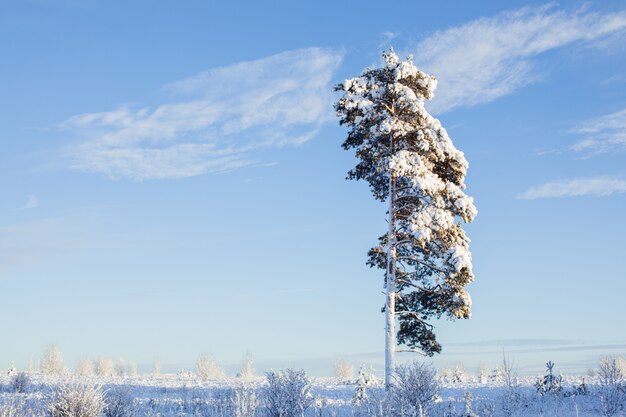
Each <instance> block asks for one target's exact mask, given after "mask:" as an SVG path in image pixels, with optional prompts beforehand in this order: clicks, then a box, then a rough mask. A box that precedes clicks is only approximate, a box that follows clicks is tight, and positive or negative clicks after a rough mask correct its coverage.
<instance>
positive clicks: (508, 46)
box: [412, 4, 626, 112]
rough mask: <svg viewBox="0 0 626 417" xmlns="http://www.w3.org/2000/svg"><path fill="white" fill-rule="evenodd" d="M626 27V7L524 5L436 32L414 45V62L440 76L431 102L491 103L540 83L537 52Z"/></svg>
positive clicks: (436, 106) (437, 107) (444, 106)
mask: <svg viewBox="0 0 626 417" xmlns="http://www.w3.org/2000/svg"><path fill="white" fill-rule="evenodd" d="M624 28H626V11H622V12H618V13H594V12H588V11H587V10H585V9H580V10H577V11H574V12H566V11H562V10H557V9H556V8H555V6H554V5H552V4H549V5H546V6H543V7H530V6H529V7H524V8H522V9H519V10H515V11H507V12H503V13H500V14H498V15H496V16H493V17H485V18H480V19H477V20H474V21H471V22H469V23H466V24H463V25H461V26H457V27H453V28H450V29H446V30H442V31H439V32H436V33H434V34H433V35H431V36H429V37H428V38H426V39H424V40H423V41H421V42H419V43H418V44H417V45H416V46H415V47H414V48H412V50H414V55H415V58H416V63H417V64H418V65H419V66H420V67H422V68H423V69H425V70H426V71H428V72H431V73H432V74H434V75H435V76H437V78H438V79H439V80H440V82H439V90H438V91H437V95H436V97H435V99H434V100H433V103H432V105H431V106H430V107H431V109H432V110H433V111H434V112H444V111H447V110H450V109H453V108H455V107H459V106H471V105H476V104H481V103H487V102H490V101H493V100H495V99H496V98H498V97H501V96H504V95H507V94H511V93H513V92H515V91H516V90H518V89H520V88H522V87H524V86H525V85H528V84H531V83H534V82H537V81H538V80H540V79H541V77H542V76H541V75H540V74H538V73H537V71H536V70H535V69H534V67H533V61H532V60H533V57H535V56H537V55H539V54H541V53H544V52H547V51H550V50H552V49H556V48H560V47H563V46H566V45H570V44H572V43H574V42H577V41H590V40H595V39H599V38H601V37H603V36H606V35H608V34H611V33H616V32H618V31H620V30H623V29H624Z"/></svg>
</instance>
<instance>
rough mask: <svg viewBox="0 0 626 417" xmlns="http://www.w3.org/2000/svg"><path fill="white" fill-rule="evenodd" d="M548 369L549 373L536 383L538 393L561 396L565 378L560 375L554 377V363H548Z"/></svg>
mask: <svg viewBox="0 0 626 417" xmlns="http://www.w3.org/2000/svg"><path fill="white" fill-rule="evenodd" d="M546 368H547V371H548V373H547V374H545V375H544V376H543V378H540V379H539V380H538V381H537V382H536V383H535V388H537V392H538V393H539V394H541V395H546V394H561V393H562V392H563V387H562V385H561V384H562V382H563V377H562V376H560V375H559V376H556V375H554V362H552V361H548V363H546Z"/></svg>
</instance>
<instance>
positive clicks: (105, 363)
mask: <svg viewBox="0 0 626 417" xmlns="http://www.w3.org/2000/svg"><path fill="white" fill-rule="evenodd" d="M93 368H94V369H93V370H94V373H95V374H96V375H98V376H113V374H114V373H115V368H114V366H113V361H112V360H111V359H109V358H103V357H99V358H97V359H96V360H95V361H94V362H93Z"/></svg>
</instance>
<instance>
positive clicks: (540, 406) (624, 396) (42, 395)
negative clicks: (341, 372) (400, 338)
mask: <svg viewBox="0 0 626 417" xmlns="http://www.w3.org/2000/svg"><path fill="white" fill-rule="evenodd" d="M29 376H30V384H28V386H27V389H26V392H23V393H17V392H15V391H14V388H13V387H12V385H11V384H12V379H11V377H10V376H8V375H2V376H1V377H0V417H22V416H23V417H31V416H36V417H39V416H42V417H43V416H45V415H46V408H47V406H48V404H49V402H50V399H51V398H52V396H53V393H54V391H55V389H56V388H57V387H59V385H60V384H67V383H69V384H83V385H84V384H86V385H89V386H92V385H95V386H99V387H101V389H102V390H103V391H104V392H105V393H107V392H108V393H113V394H114V395H116V396H117V399H118V400H120V402H121V403H122V406H123V407H125V408H126V411H132V413H127V414H118V415H117V417H124V416H146V417H148V416H150V417H156V416H177V417H191V416H194V417H195V416H220V417H226V416H237V417H238V416H244V415H255V416H265V415H268V413H267V410H266V407H265V400H266V398H265V392H264V388H265V386H266V384H267V382H266V379H265V378H264V377H255V378H248V379H245V380H243V379H240V378H232V379H222V380H215V381H200V380H198V379H197V378H196V377H194V376H193V375H162V376H137V377H78V376H64V377H55V376H44V375H41V374H36V373H33V374H29ZM537 379H538V378H537V377H536V378H531V377H527V378H521V379H519V380H517V382H516V384H514V385H513V386H510V387H507V386H503V385H502V384H499V383H498V382H495V381H492V382H486V383H481V382H478V381H477V380H476V379H473V380H472V379H470V380H468V381H465V382H457V383H446V382H442V383H441V391H440V396H439V398H438V399H437V400H436V401H435V402H434V403H432V404H431V406H430V408H429V409H428V415H429V416H441V417H453V416H454V417H461V416H463V417H467V416H468V415H471V416H480V417H490V416H492V417H495V416H542V417H557V416H576V417H591V416H604V415H611V414H610V413H609V412H612V411H615V412H614V413H613V414H612V415H615V416H623V415H626V412H625V411H624V410H625V407H626V404H625V402H626V392H622V391H619V392H617V394H616V395H617V397H616V398H617V403H616V404H613V406H614V409H613V410H609V409H607V401H616V399H615V398H609V396H610V395H612V394H611V392H607V391H606V389H603V388H602V387H601V385H600V384H599V383H598V381H597V380H595V379H594V378H591V377H584V384H585V386H586V388H587V390H586V392H585V391H583V390H582V389H580V387H581V386H582V384H583V377H568V378H564V379H563V382H562V390H561V392H559V393H547V394H544V395H541V394H539V393H538V391H537V389H536V387H535V386H534V384H535V383H536V382H537ZM311 383H312V384H311V390H310V393H311V395H312V399H313V401H312V403H311V406H310V407H309V408H308V409H307V410H306V413H305V415H306V416H311V417H318V416H319V417H325V416H328V417H333V416H336V417H342V416H364V417H367V416H381V414H382V415H385V414H386V412H385V411H384V407H383V404H382V402H383V398H384V395H383V390H382V388H380V387H379V386H368V388H367V389H366V394H367V395H368V400H367V404H361V405H355V404H354V402H353V398H354V394H355V391H356V390H357V383H356V382H355V381H354V382H352V381H351V382H343V381H340V380H338V379H335V378H312V379H311ZM577 388H578V389H577ZM242 395H243V397H242ZM237 401H239V403H240V404H238V405H239V406H241V405H242V404H241V402H242V401H243V402H245V401H248V403H247V405H246V404H244V405H246V406H247V410H248V411H247V412H246V410H245V407H244V409H242V408H241V407H239V409H237V407H236V406H237ZM468 407H469V408H468ZM254 408H256V412H255V414H250V409H254ZM468 411H470V412H471V413H468ZM246 413H247V414H246Z"/></svg>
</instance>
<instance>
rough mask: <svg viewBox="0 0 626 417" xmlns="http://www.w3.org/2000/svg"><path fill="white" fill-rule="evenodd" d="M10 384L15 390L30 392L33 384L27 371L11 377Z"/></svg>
mask: <svg viewBox="0 0 626 417" xmlns="http://www.w3.org/2000/svg"><path fill="white" fill-rule="evenodd" d="M9 384H10V386H11V389H12V390H13V391H14V392H17V393H25V392H28V391H29V390H30V386H31V380H30V376H29V375H28V374H27V373H26V372H18V373H16V374H14V375H13V376H12V377H11V380H10V382H9Z"/></svg>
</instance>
